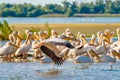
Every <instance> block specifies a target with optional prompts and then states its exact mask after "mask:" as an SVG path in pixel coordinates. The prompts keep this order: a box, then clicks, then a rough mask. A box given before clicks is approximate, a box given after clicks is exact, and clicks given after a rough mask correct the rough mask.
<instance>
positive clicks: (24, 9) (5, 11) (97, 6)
mask: <svg viewBox="0 0 120 80" xmlns="http://www.w3.org/2000/svg"><path fill="white" fill-rule="evenodd" d="M119 13H120V0H114V1H113V0H96V1H95V2H91V3H78V2H76V1H74V2H72V3H70V2H69V1H66V0H65V1H63V2H62V5H59V4H46V5H44V6H41V5H32V4H27V3H24V4H5V3H2V4H0V17H38V16H42V15H48V14H58V15H59V14H63V15H66V16H74V14H119Z"/></svg>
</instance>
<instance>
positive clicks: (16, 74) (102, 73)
mask: <svg viewBox="0 0 120 80" xmlns="http://www.w3.org/2000/svg"><path fill="white" fill-rule="evenodd" d="M18 61H19V60H18ZM0 80H120V62H119V61H118V62H117V63H113V64H112V68H111V64H109V63H92V64H75V63H73V62H64V64H63V65H61V66H57V65H54V64H42V63H39V60H36V61H32V58H30V59H27V60H26V59H25V61H24V60H23V59H22V60H21V62H20V61H19V62H14V61H12V62H10V61H2V60H1V63H0Z"/></svg>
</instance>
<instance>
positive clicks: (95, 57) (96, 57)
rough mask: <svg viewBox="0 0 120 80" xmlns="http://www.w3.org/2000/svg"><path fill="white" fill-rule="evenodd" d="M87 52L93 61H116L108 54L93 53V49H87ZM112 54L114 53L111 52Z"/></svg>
mask: <svg viewBox="0 0 120 80" xmlns="http://www.w3.org/2000/svg"><path fill="white" fill-rule="evenodd" d="M88 54H89V56H90V57H91V59H93V61H95V62H116V60H115V59H114V58H112V57H111V56H109V55H106V54H103V55H102V56H99V55H98V54H97V53H95V51H94V50H92V49H89V50H88ZM112 54H113V55H114V53H112Z"/></svg>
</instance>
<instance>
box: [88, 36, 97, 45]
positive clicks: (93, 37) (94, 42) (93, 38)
mask: <svg viewBox="0 0 120 80" xmlns="http://www.w3.org/2000/svg"><path fill="white" fill-rule="evenodd" d="M89 44H91V45H97V42H96V37H95V35H94V34H92V36H91V39H90V41H89Z"/></svg>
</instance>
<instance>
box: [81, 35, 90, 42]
mask: <svg viewBox="0 0 120 80" xmlns="http://www.w3.org/2000/svg"><path fill="white" fill-rule="evenodd" d="M80 39H81V40H82V41H83V42H84V43H88V41H87V40H86V38H85V35H84V34H80Z"/></svg>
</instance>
